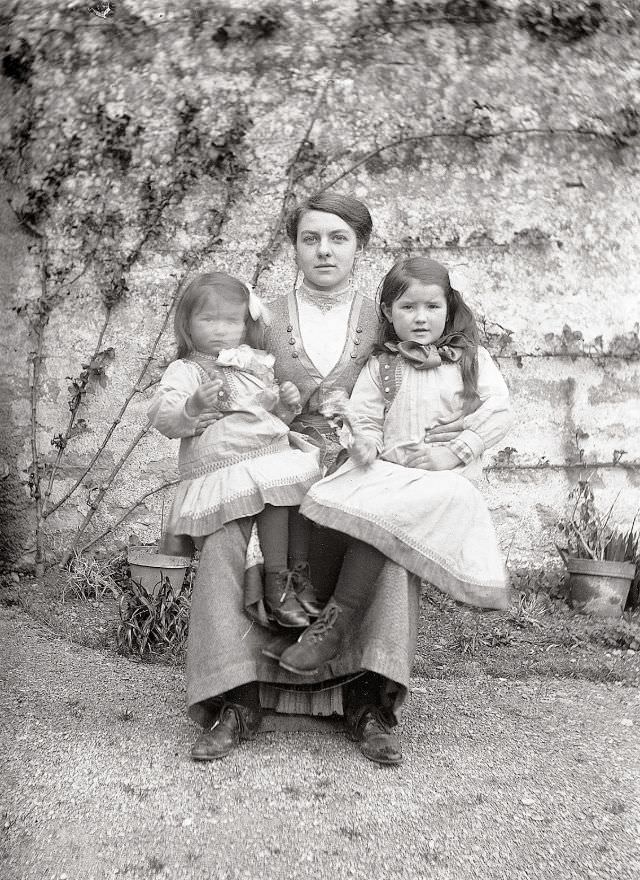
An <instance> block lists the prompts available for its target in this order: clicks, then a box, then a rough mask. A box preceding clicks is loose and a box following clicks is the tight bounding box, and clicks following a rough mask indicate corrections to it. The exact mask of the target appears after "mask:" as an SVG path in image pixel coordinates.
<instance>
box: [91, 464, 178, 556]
mask: <svg viewBox="0 0 640 880" xmlns="http://www.w3.org/2000/svg"><path fill="white" fill-rule="evenodd" d="M179 482H180V480H179V479H178V478H177V477H176V478H175V479H174V480H168V481H167V482H166V483H163V484H162V485H161V486H156V487H155V488H154V489H149V491H148V492H145V493H144V494H143V495H140V497H139V498H137V499H136V500H135V501H134V502H133V504H131V505H130V506H129V507H128V508H127V510H126V511H125V512H124V513H123V514H122V516H121V517H120V519H118V520H116V521H115V522H114V523H112V524H111V525H110V526H109V527H108V528H106V529H105V530H104V531H103V532H100V534H99V535H97V536H96V537H95V538H92V539H91V540H90V541H89V543H88V544H85V545H84V546H83V547H81V548H80V551H79V552H80V553H84V552H85V551H87V550H89V549H90V548H91V547H94V546H95V545H96V544H98V543H99V542H100V541H102V539H103V538H106V537H107V535H110V534H111V533H112V532H115V530H116V529H117V528H118V526H120V525H122V523H123V522H124V521H125V519H127V517H128V516H130V515H131V514H132V513H133V512H134V510H135V509H136V508H137V507H139V506H140V505H141V504H142V503H143V501H146V500H147V498H149V497H151V495H157V494H158V492H162V491H163V490H164V489H169V488H170V487H171V486H175V485H177V484H178V483H179Z"/></svg>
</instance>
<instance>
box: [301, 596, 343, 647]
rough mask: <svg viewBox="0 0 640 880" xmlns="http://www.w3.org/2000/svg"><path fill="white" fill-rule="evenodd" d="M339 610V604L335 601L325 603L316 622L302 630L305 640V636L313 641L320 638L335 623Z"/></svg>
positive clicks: (329, 630)
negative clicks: (329, 603)
mask: <svg viewBox="0 0 640 880" xmlns="http://www.w3.org/2000/svg"><path fill="white" fill-rule="evenodd" d="M341 611H342V609H341V608H340V606H339V605H336V604H335V603H333V604H331V605H327V606H326V608H325V609H324V611H323V612H322V614H321V615H320V617H319V618H318V619H317V620H316V622H315V623H312V624H311V626H310V627H308V629H306V630H305V631H304V636H305V640H306V639H307V638H308V639H313V640H314V641H320V640H322V639H323V638H324V637H325V636H326V635H327V633H329V632H331V630H332V629H333V627H334V626H335V625H336V621H337V620H338V617H339V615H340V612H341Z"/></svg>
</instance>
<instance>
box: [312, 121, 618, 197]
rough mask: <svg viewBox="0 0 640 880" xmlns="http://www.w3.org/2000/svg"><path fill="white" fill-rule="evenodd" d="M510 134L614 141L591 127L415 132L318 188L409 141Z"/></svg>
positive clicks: (487, 137) (478, 138) (390, 142)
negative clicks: (573, 136)
mask: <svg viewBox="0 0 640 880" xmlns="http://www.w3.org/2000/svg"><path fill="white" fill-rule="evenodd" d="M512 135H534V136H536V137H544V136H547V137H555V136H556V135H559V136H568V137H570V136H572V135H575V136H578V137H592V138H604V139H607V140H613V141H614V142H615V137H614V135H612V134H609V133H607V132H603V131H596V130H595V129H591V128H580V127H578V128H505V129H502V130H500V131H486V132H472V131H469V130H468V129H464V128H462V129H459V130H458V131H431V132H425V133H424V134H415V135H407V136H406V137H400V138H396V139H395V140H393V141H389V143H387V144H383V145H382V146H381V147H378V148H377V149H375V150H371V152H369V153H367V154H366V156H363V157H362V158H361V159H358V161H357V162H354V163H353V165H351V166H350V167H349V168H347V169H346V170H345V171H342V172H341V173H340V174H338V176H337V177H334V178H333V180H330V181H329V183H325V184H324V186H323V187H322V188H321V189H320V192H324V191H325V190H327V189H331V188H332V187H334V186H335V185H336V183H339V182H340V181H341V180H343V179H344V178H345V177H347V176H348V175H349V174H353V172H354V171H356V170H357V169H358V168H360V167H361V166H362V165H365V164H366V163H367V162H368V161H369V160H370V159H373V158H374V157H375V156H379V155H380V154H381V153H384V152H385V151H386V150H391V149H393V147H400V146H403V145H404V144H409V143H420V142H423V141H429V140H436V139H446V138H466V139H467V140H471V141H486V140H491V139H493V138H501V137H511V136H512Z"/></svg>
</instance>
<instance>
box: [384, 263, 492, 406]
mask: <svg viewBox="0 0 640 880" xmlns="http://www.w3.org/2000/svg"><path fill="white" fill-rule="evenodd" d="M412 281H419V282H420V283H422V284H438V285H439V286H440V287H441V288H442V289H443V290H444V295H445V300H446V303H447V319H446V322H445V325H444V331H443V334H442V336H443V338H444V337H445V336H448V335H449V334H451V333H455V334H460V336H461V337H462V338H463V346H462V357H461V358H460V361H459V363H460V369H461V372H462V384H463V397H464V399H465V400H467V401H476V400H477V399H478V339H479V337H478V328H477V326H476V319H475V317H474V315H473V312H472V311H471V309H470V308H469V306H468V305H467V304H466V303H465V301H464V300H463V299H462V294H461V293H460V292H459V291H457V290H456V289H455V288H453V287H452V286H451V281H450V280H449V272H448V271H447V269H446V268H445V266H443V265H442V264H441V263H437V262H436V261H435V260H429V259H427V258H426V257H405V258H403V259H401V260H398V261H397V262H396V263H394V264H393V266H392V267H391V268H390V269H389V271H388V272H387V274H386V275H385V276H384V278H383V279H382V282H381V284H380V287H379V289H378V304H379V310H380V321H381V324H380V331H379V336H378V346H377V348H376V350H377V351H380V350H382V351H384V350H385V349H384V344H385V342H397V341H398V336H397V334H396V331H395V329H394V326H393V324H392V323H391V321H390V320H389V319H388V318H387V317H386V315H385V314H384V311H383V310H382V306H383V305H384V306H386V307H387V309H388V310H389V311H391V306H392V304H393V303H394V302H395V301H396V300H397V299H398V298H399V297H401V296H402V294H403V293H405V291H406V290H407V288H408V287H409V285H410V284H411V282H412ZM436 344H437V341H436Z"/></svg>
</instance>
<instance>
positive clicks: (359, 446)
mask: <svg viewBox="0 0 640 880" xmlns="http://www.w3.org/2000/svg"><path fill="white" fill-rule="evenodd" d="M377 457H378V447H377V445H376V442H375V440H372V439H371V438H370V437H363V436H362V435H359V436H357V437H354V438H353V441H352V443H351V445H350V446H349V458H352V459H353V460H354V461H355V463H356V464H357V465H361V466H363V467H366V466H367V465H370V464H372V463H373V462H374V461H375V460H376V458H377Z"/></svg>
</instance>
